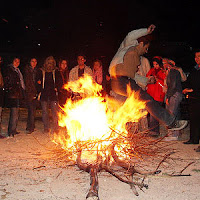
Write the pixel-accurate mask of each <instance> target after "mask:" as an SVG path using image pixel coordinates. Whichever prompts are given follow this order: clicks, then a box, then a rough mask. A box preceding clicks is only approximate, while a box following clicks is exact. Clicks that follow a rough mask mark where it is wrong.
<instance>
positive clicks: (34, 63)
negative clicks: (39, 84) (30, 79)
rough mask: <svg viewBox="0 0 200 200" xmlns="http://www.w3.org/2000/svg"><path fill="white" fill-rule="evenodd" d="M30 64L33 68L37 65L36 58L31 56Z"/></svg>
mask: <svg viewBox="0 0 200 200" xmlns="http://www.w3.org/2000/svg"><path fill="white" fill-rule="evenodd" d="M30 65H31V67H32V68H33V69H34V68H35V67H36V66H37V59H35V58H32V59H31V61H30Z"/></svg>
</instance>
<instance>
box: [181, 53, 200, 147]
mask: <svg viewBox="0 0 200 200" xmlns="http://www.w3.org/2000/svg"><path fill="white" fill-rule="evenodd" d="M195 62H196V63H197V64H196V65H195V67H194V68H193V70H192V72H191V73H190V74H189V77H188V80H187V86H188V88H185V89H184V90H183V93H184V94H186V93H188V94H189V114H190V139H189V140H188V141H186V142H184V144H199V139H200V123H199V118H200V49H198V50H196V51H195ZM197 151H200V147H198V149H197Z"/></svg>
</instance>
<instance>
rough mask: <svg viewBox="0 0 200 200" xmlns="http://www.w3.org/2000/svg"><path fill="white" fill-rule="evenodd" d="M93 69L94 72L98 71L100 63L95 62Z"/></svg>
mask: <svg viewBox="0 0 200 200" xmlns="http://www.w3.org/2000/svg"><path fill="white" fill-rule="evenodd" d="M93 68H94V70H95V71H96V70H99V69H100V68H101V63H100V62H98V61H95V62H94V64H93Z"/></svg>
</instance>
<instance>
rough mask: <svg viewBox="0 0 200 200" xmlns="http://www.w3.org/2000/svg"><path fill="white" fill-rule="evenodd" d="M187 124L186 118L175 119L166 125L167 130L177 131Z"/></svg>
mask: <svg viewBox="0 0 200 200" xmlns="http://www.w3.org/2000/svg"><path fill="white" fill-rule="evenodd" d="M187 125H188V121H187V120H177V121H175V122H173V123H172V124H171V125H170V126H168V127H167V128H168V130H170V131H179V130H182V129H184V128H185V127H186V126H187Z"/></svg>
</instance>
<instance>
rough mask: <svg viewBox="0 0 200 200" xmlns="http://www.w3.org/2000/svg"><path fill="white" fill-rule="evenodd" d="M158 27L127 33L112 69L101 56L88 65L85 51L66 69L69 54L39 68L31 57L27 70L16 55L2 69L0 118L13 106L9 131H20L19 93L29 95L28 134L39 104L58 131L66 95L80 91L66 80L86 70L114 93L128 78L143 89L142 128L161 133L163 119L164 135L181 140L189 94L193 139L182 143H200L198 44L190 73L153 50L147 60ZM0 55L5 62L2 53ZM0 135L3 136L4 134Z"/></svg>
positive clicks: (47, 126)
mask: <svg viewBox="0 0 200 200" xmlns="http://www.w3.org/2000/svg"><path fill="white" fill-rule="evenodd" d="M154 29H155V26H154V25H150V26H149V27H148V28H146V29H138V30H134V31H131V32H130V33H128V35H127V36H126V38H125V39H124V40H123V41H122V43H121V45H120V48H119V49H118V51H117V53H116V54H115V56H114V58H113V59H112V61H111V64H110V67H109V74H108V73H106V70H104V68H103V65H102V61H101V60H98V59H96V60H94V62H93V65H92V68H90V67H89V66H87V65H86V64H85V63H86V57H85V56H84V55H78V56H77V66H75V67H73V68H72V69H71V70H69V69H68V60H67V59H60V60H59V62H58V67H57V63H56V60H55V59H54V57H53V56H49V57H47V58H46V59H45V61H44V63H43V65H42V67H40V68H39V67H37V58H31V59H30V62H29V63H28V64H27V65H26V66H25V67H24V68H23V72H21V71H20V69H19V66H20V58H18V57H15V58H14V59H13V60H12V63H11V64H10V65H8V66H6V67H4V68H3V69H1V71H0V118H2V107H3V106H6V107H8V108H10V117H9V123H8V133H7V137H13V136H14V135H16V134H19V132H18V131H17V123H18V117H19V107H20V100H21V99H25V102H26V106H27V111H28V116H27V125H26V131H27V134H31V133H33V132H34V130H35V111H36V108H37V106H38V104H40V105H41V108H42V120H43V125H44V132H47V133H48V132H50V131H51V130H52V131H53V132H57V131H58V130H59V125H58V115H57V113H58V111H59V106H61V107H62V106H64V104H65V102H66V100H67V99H68V98H76V95H77V94H74V93H72V92H70V91H68V90H65V89H64V88H63V86H64V85H65V84H66V83H68V82H69V81H70V82H71V81H76V80H78V79H79V78H80V77H82V76H83V75H84V74H87V75H89V76H91V77H92V78H93V80H94V81H95V82H96V83H97V84H100V85H102V88H103V90H102V95H103V96H105V95H111V96H114V97H115V98H116V99H118V98H120V97H123V98H122V99H124V100H125V99H126V98H127V84H130V86H131V89H132V90H133V91H139V93H140V99H141V100H145V101H146V102H147V103H146V109H147V111H148V113H149V114H148V115H147V116H146V119H145V120H144V122H143V125H142V126H143V128H144V129H148V132H149V135H150V136H151V137H159V136H160V130H159V127H160V123H162V124H164V125H165V126H166V127H167V129H168V133H167V137H166V138H165V140H177V139H178V137H179V134H180V130H181V129H183V128H185V127H186V125H187V121H186V120H180V109H179V107H180V103H181V101H182V98H183V94H188V95H189V97H190V98H189V107H190V109H189V111H190V140H189V141H187V142H184V143H185V144H199V139H200V123H198V119H199V116H200V112H199V110H198V108H200V83H199V81H200V50H199V51H196V52H195V61H196V63H197V65H196V66H195V68H194V69H193V71H192V73H190V75H189V77H186V75H185V73H184V72H183V70H182V68H180V67H177V66H176V63H175V62H174V61H173V60H171V59H169V58H162V57H161V56H154V57H153V58H152V59H151V61H150V62H149V60H148V59H147V58H146V57H144V56H143V55H144V54H145V53H147V51H148V48H149V46H150V41H151V37H150V36H151V33H152V32H153V31H154ZM0 61H1V62H2V57H0ZM182 82H185V83H186V84H185V85H186V86H187V87H186V88H185V89H183V88H182ZM4 99H5V102H3V100H4ZM49 108H50V109H51V113H52V123H50V117H49ZM0 124H1V121H0ZM0 130H1V127H0ZM0 138H2V139H3V138H5V136H2V135H0ZM198 149H199V151H200V148H198ZM198 149H197V151H198Z"/></svg>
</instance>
